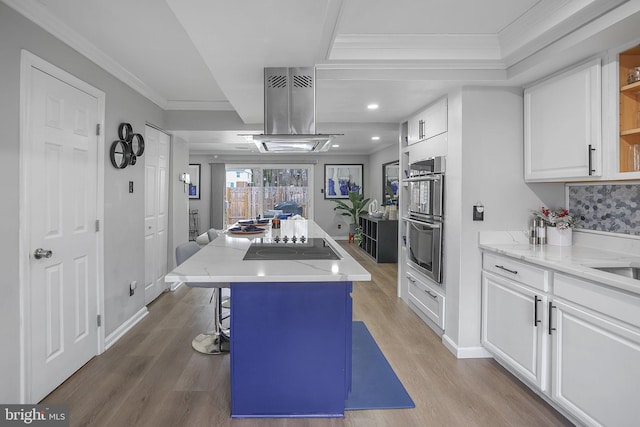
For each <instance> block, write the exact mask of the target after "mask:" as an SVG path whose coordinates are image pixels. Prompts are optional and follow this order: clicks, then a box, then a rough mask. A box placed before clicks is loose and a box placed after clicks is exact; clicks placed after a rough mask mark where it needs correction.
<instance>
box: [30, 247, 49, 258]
mask: <svg viewBox="0 0 640 427" xmlns="http://www.w3.org/2000/svg"><path fill="white" fill-rule="evenodd" d="M51 255H53V252H51V251H50V250H48V249H42V248H38V249H36V250H35V251H34V252H33V257H34V258H35V259H40V258H51Z"/></svg>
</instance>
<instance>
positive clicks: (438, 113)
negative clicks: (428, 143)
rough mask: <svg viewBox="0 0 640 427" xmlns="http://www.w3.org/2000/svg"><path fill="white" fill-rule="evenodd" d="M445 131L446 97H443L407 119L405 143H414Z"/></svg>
mask: <svg viewBox="0 0 640 427" xmlns="http://www.w3.org/2000/svg"><path fill="white" fill-rule="evenodd" d="M446 131H447V98H443V99H441V100H439V101H437V102H435V103H434V104H431V105H430V106H429V107H427V108H426V109H424V110H422V111H420V112H419V113H417V114H414V115H413V116H412V117H410V118H409V120H408V136H407V143H408V144H414V143H416V142H419V141H423V140H425V139H429V138H432V137H434V136H437V135H440V134H441V133H444V132H446Z"/></svg>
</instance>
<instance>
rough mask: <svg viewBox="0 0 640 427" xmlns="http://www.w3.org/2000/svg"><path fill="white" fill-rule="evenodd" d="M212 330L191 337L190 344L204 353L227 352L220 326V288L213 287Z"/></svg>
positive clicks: (227, 342)
mask: <svg viewBox="0 0 640 427" xmlns="http://www.w3.org/2000/svg"><path fill="white" fill-rule="evenodd" d="M212 305H213V332H212V333H205V334H200V335H198V336H197V337H195V338H194V339H193V341H192V342H191V346H192V347H193V349H194V350H196V351H198V352H200V353H204V354H223V353H228V352H229V341H228V340H226V339H225V338H224V336H223V335H222V333H221V328H220V288H213V303H212Z"/></svg>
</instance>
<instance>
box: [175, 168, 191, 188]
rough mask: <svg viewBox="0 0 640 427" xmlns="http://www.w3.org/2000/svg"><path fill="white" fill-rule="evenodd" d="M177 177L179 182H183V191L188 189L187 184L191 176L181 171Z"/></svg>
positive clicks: (189, 182)
mask: <svg viewBox="0 0 640 427" xmlns="http://www.w3.org/2000/svg"><path fill="white" fill-rule="evenodd" d="M178 179H179V180H180V182H183V183H184V192H185V193H187V192H188V191H189V184H191V176H190V175H189V174H188V173H186V172H183V173H181V174H180V176H179V178H178Z"/></svg>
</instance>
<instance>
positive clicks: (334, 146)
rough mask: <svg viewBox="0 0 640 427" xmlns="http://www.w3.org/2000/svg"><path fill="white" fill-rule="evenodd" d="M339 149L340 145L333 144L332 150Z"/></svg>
mask: <svg viewBox="0 0 640 427" xmlns="http://www.w3.org/2000/svg"><path fill="white" fill-rule="evenodd" d="M337 147H340V144H333V145H332V146H331V148H337Z"/></svg>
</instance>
